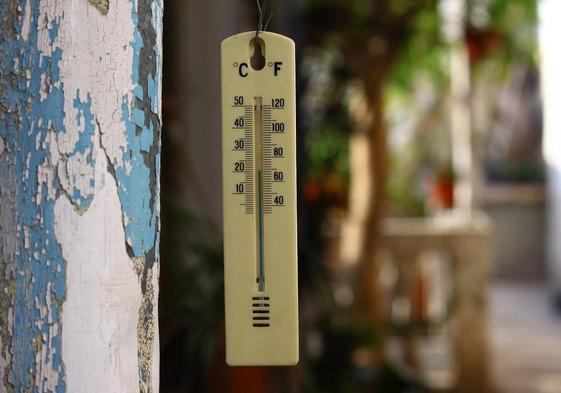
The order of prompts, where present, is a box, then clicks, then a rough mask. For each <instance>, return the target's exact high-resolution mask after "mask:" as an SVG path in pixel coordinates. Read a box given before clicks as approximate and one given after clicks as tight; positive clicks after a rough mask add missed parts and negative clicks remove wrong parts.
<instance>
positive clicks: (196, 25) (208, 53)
mask: <svg viewBox="0 0 561 393" xmlns="http://www.w3.org/2000/svg"><path fill="white" fill-rule="evenodd" d="M245 12H246V10H245V8H244V7H242V6H241V2H240V1H238V0H209V1H177V0H175V1H174V0H170V1H167V2H166V24H165V26H166V29H168V31H167V35H166V42H165V46H166V47H165V50H166V52H167V53H166V58H167V59H171V61H170V62H169V64H166V65H165V67H166V68H165V75H164V80H165V84H166V92H167V95H168V96H167V102H168V103H169V105H168V109H169V110H168V116H167V119H166V121H169V122H170V124H168V125H166V126H167V128H168V137H169V139H170V144H168V145H167V146H168V147H169V150H168V151H167V152H166V154H168V153H170V150H172V152H171V155H172V157H173V158H172V159H173V160H174V161H175V162H174V163H173V164H175V165H177V166H179V167H178V168H177V167H176V169H177V170H176V171H174V176H175V178H174V179H169V180H170V182H171V183H173V185H174V188H175V191H176V193H177V194H178V195H176V196H178V197H180V199H181V200H182V201H184V202H185V203H186V208H187V210H189V211H190V212H191V213H194V214H196V215H197V216H198V217H199V218H201V219H206V220H209V221H210V222H211V223H212V224H213V225H215V226H217V227H219V228H220V227H221V226H222V187H221V178H222V161H221V158H220V154H221V134H220V130H221V125H220V121H221V120H220V104H221V100H220V43H221V41H222V40H223V39H224V38H225V37H228V36H229V35H231V34H234V33H236V32H239V31H241V30H242V28H244V27H245V26H243V24H244V21H245V20H246V19H247V18H246V17H245V15H244V13H245ZM170 52H173V53H170Z"/></svg>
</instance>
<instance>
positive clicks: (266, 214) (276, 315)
mask: <svg viewBox="0 0 561 393" xmlns="http://www.w3.org/2000/svg"><path fill="white" fill-rule="evenodd" d="M258 54H261V55H262V56H261V57H264V59H263V62H262V63H261V64H258V65H257V66H255V65H252V61H251V60H252V57H253V56H256V55H258ZM253 64H255V62H253ZM222 124H223V125H222V152H223V155H222V157H223V200H224V275H225V306H226V361H227V363H228V364H230V365H293V364H296V363H297V362H298V292H297V291H298V283H297V243H296V98H295V54H294V42H293V41H292V40H290V39H289V38H287V37H284V36H281V35H278V34H274V33H269V32H260V34H259V35H258V36H256V33H255V32H247V33H241V34H237V35H234V36H232V37H230V38H227V39H226V40H224V41H223V43H222Z"/></svg>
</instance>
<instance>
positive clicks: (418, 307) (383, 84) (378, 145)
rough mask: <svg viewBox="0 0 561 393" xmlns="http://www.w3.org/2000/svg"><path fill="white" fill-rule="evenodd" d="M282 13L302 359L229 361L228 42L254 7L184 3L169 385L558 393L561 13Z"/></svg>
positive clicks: (164, 289) (235, 2)
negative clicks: (293, 145)
mask: <svg viewBox="0 0 561 393" xmlns="http://www.w3.org/2000/svg"><path fill="white" fill-rule="evenodd" d="M269 9H270V10H271V11H274V16H273V18H272V22H271V25H270V28H269V30H272V31H274V32H278V33H281V34H284V35H287V36H290V37H291V38H293V39H294V40H295V41H296V46H297V57H298V70H297V72H298V81H297V86H298V112H299V114H298V130H297V139H298V149H299V150H298V171H299V173H298V186H299V189H298V193H299V235H298V237H299V275H300V276H299V280H300V281H299V286H300V323H301V332H300V337H301V346H300V347H301V360H300V364H299V365H298V366H297V367H291V368H265V367H263V368H259V367H244V368H237V367H227V366H226V365H225V361H224V356H225V355H224V320H223V315H224V310H223V307H224V306H223V303H224V300H223V296H224V295H223V261H222V200H221V199H222V191H221V173H222V171H221V165H222V163H221V155H220V152H221V123H220V121H221V120H220V42H221V41H222V40H223V39H224V38H226V37H228V36H230V35H232V34H234V33H238V32H243V31H248V30H255V26H256V23H257V5H256V3H255V1H253V0H207V1H196V0H166V12H165V18H164V19H165V20H164V26H165V28H164V50H165V57H164V59H165V62H164V89H163V111H164V130H163V156H162V157H163V161H162V225H163V227H162V244H161V247H162V248H161V253H162V264H161V297H160V330H161V346H162V353H161V368H162V369H161V391H162V392H164V393H180V392H181V393H205V392H209V393H211V392H212V393H214V392H231V393H238V392H239V393H242V392H243V393H252V392H259V393H263V392H271V393H277V392H279V393H285V392H286V393H292V392H294V393H297V392H302V393H331V392H333V393H347V392H357V393H360V392H382V393H386V392H469V393H485V392H505V393H517V392H520V393H523V392H524V393H526V392H527V393H556V392H561V312H560V310H561V307H559V306H560V305H561V241H560V240H561V133H560V132H561V131H559V130H558V128H560V127H561V107H559V108H557V107H556V106H557V105H560V104H559V103H560V102H561V72H560V70H561V50H560V49H559V48H560V46H559V39H560V38H561V24H560V23H559V22H558V20H559V18H560V17H561V2H559V1H558V0H541V1H538V0H280V1H278V5H276V4H275V1H273V0H270V1H269ZM557 98H559V99H557Z"/></svg>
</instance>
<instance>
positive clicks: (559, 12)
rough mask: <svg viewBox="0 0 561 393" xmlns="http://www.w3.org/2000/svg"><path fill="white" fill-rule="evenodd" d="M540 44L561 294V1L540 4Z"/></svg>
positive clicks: (554, 262)
mask: <svg viewBox="0 0 561 393" xmlns="http://www.w3.org/2000/svg"><path fill="white" fill-rule="evenodd" d="M539 4H540V6H539V7H540V10H539V15H540V32H539V35H540V37H539V38H540V47H541V60H542V62H541V63H542V86H543V88H542V90H543V99H544V116H545V123H544V124H545V128H544V138H543V151H544V157H545V160H546V165H547V168H548V188H549V206H548V207H549V211H548V219H549V233H548V237H549V239H548V259H549V262H550V273H551V276H552V278H553V280H554V282H553V284H554V286H555V288H556V290H557V291H558V292H559V293H561V242H559V238H561V51H560V50H559V37H561V23H559V18H560V17H561V2H560V1H559V0H542V1H541V2H540V3H539Z"/></svg>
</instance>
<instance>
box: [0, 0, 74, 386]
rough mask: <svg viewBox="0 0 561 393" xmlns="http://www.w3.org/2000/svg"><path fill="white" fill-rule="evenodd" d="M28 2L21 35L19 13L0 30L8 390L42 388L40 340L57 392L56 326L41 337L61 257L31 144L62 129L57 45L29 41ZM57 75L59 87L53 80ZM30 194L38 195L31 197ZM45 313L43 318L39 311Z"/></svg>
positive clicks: (36, 8)
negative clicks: (10, 258) (41, 46)
mask: <svg viewBox="0 0 561 393" xmlns="http://www.w3.org/2000/svg"><path fill="white" fill-rule="evenodd" d="M25 3H26V1H25V0H20V2H19V7H20V9H25V7H26V4H25ZM29 6H30V14H31V25H30V29H29V36H28V39H27V41H25V40H24V39H23V37H22V36H21V32H22V30H23V28H22V23H23V21H22V18H21V17H20V18H19V19H18V20H17V21H16V22H15V23H16V25H15V26H13V29H14V30H15V31H16V32H18V33H19V34H13V31H11V30H10V27H5V28H3V29H2V30H0V53H2V54H3V58H4V59H10V60H7V61H3V63H2V68H3V69H2V71H3V73H2V78H1V79H0V84H1V87H2V94H1V96H0V105H1V106H2V107H3V108H5V110H6V111H7V114H6V116H5V117H3V118H2V119H0V136H2V138H4V139H5V141H6V143H7V145H8V146H10V150H9V152H8V153H7V154H11V155H13V159H14V162H15V173H16V178H17V179H19V181H18V182H17V184H16V196H17V200H16V204H17V223H18V228H17V241H18V247H17V248H18V250H19V254H18V256H17V260H16V263H15V269H16V273H15V277H16V278H17V279H16V283H15V293H14V295H13V304H14V328H13V331H14V334H13V337H12V342H11V347H12V350H11V352H12V354H13V366H12V368H11V370H10V372H9V374H8V381H9V383H11V384H12V385H13V386H14V388H15V390H16V391H24V390H25V391H27V390H31V391H33V392H39V391H47V386H45V384H46V382H47V381H45V380H43V381H41V380H38V379H37V378H38V375H37V374H36V373H37V371H39V370H37V368H36V367H35V357H36V351H37V350H38V349H39V348H42V350H43V351H45V352H46V354H47V357H48V359H49V360H51V361H52V364H53V368H54V370H55V371H56V372H57V373H58V375H59V379H58V383H57V385H56V387H55V391H56V392H57V393H63V392H65V391H66V386H65V374H64V365H63V363H62V342H61V340H62V338H61V329H60V328H59V330H58V333H57V334H56V335H55V336H54V337H53V338H52V342H49V340H45V339H44V337H49V334H52V331H51V329H52V328H53V327H54V325H60V323H61V313H62V309H61V305H62V302H63V301H64V298H65V296H66V286H65V277H66V265H65V263H64V260H63V257H62V254H61V250H60V248H59V246H58V243H57V241H56V238H55V217H54V201H53V200H51V199H49V198H48V192H47V191H48V190H47V185H45V184H44V183H40V184H39V183H38V168H39V167H40V166H41V165H43V164H45V163H47V164H48V163H49V159H50V158H49V153H48V149H46V150H43V149H40V150H36V143H37V141H38V142H39V144H40V145H42V144H43V143H48V142H47V141H46V140H45V138H46V137H47V135H48V132H49V130H51V131H54V132H56V133H62V132H64V124H63V121H64V91H63V89H62V84H61V83H60V68H59V64H60V61H61V58H62V51H61V50H60V49H56V50H55V51H54V52H53V53H52V54H51V55H50V56H45V55H44V54H42V53H40V52H39V51H38V50H37V49H36V48H37V44H38V29H37V27H38V25H39V23H40V21H39V15H40V1H39V0H30V2H29ZM9 8H10V7H7V6H4V7H1V8H0V20H4V21H9V20H13V19H10V16H11V15H9V14H10V12H11V11H10V9H9ZM58 27H59V21H54V22H53V23H51V26H50V29H49V38H50V40H51V42H54V40H55V39H56V36H57V34H58ZM15 59H18V62H16V61H15ZM25 75H29V79H27V78H26V77H25ZM43 79H44V80H46V81H47V82H48V83H49V84H50V86H51V89H50V91H49V92H48V93H47V95H46V98H44V99H42V98H41V96H40V90H41V83H42V80H43ZM57 83H59V84H58V85H59V86H61V87H54V86H55V84H57ZM5 154H6V153H5ZM52 186H53V187H55V188H59V187H60V184H58V183H57V182H56V181H55V184H53V185H52ZM38 195H40V198H41V199H40V200H38V201H36V200H35V198H36V197H37V196H38ZM49 288H51V289H50V290H49ZM48 296H51V299H50V301H47V298H48ZM45 313H46V314H47V315H49V318H50V319H51V322H49V320H48V319H47V318H45V317H44V314H45ZM34 344H35V345H34ZM35 384H37V385H38V387H36V386H34V385H35Z"/></svg>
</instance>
